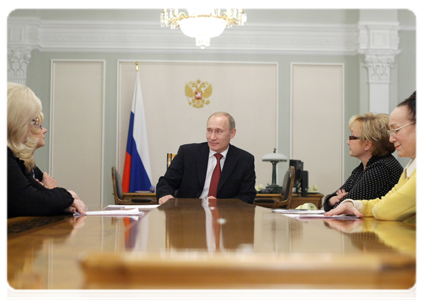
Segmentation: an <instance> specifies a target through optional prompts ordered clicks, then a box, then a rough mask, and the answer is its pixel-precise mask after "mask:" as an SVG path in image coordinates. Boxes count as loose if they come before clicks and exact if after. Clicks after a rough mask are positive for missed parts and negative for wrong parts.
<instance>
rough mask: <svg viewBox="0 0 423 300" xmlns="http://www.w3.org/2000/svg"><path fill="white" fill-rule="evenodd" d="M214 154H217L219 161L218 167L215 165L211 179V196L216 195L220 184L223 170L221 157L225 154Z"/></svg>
mask: <svg viewBox="0 0 423 300" xmlns="http://www.w3.org/2000/svg"><path fill="white" fill-rule="evenodd" d="M214 156H216V160H217V163H216V167H214V170H213V174H212V178H211V180H210V187H209V196H214V197H216V195H217V185H218V184H219V178H220V173H221V172H222V171H221V170H220V159H221V158H222V157H223V155H222V154H220V153H216V154H215V155H214Z"/></svg>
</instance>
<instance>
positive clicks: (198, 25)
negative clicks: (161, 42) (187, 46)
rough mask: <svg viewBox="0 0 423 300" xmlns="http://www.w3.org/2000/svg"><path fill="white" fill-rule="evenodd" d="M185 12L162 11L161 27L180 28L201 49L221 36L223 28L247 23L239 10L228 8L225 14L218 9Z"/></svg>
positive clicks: (242, 12)
mask: <svg viewBox="0 0 423 300" xmlns="http://www.w3.org/2000/svg"><path fill="white" fill-rule="evenodd" d="M187 11H188V12H187V13H185V12H179V10H178V9H177V8H170V9H163V12H162V13H161V14H160V23H161V26H162V27H167V26H168V27H170V29H177V28H181V31H182V32H183V33H184V34H185V35H187V36H189V37H195V41H196V45H197V46H199V47H201V49H204V48H205V47H207V46H210V38H212V37H216V36H219V35H221V34H222V32H223V30H224V29H225V27H226V28H229V27H232V26H234V25H235V26H237V25H241V26H242V25H244V23H245V22H246V21H247V14H246V13H245V12H244V11H243V10H242V9H241V8H228V9H227V10H226V11H225V12H221V11H220V8H211V9H207V8H188V9H187Z"/></svg>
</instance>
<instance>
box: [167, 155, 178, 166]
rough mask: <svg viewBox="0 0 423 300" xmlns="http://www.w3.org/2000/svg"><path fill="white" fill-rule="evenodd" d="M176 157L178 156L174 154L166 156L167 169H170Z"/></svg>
mask: <svg viewBox="0 0 423 300" xmlns="http://www.w3.org/2000/svg"><path fill="white" fill-rule="evenodd" d="M175 156H176V154H174V153H167V154H166V168H169V166H170V163H171V162H172V160H173V159H174V158H175Z"/></svg>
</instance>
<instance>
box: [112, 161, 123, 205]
mask: <svg viewBox="0 0 423 300" xmlns="http://www.w3.org/2000/svg"><path fill="white" fill-rule="evenodd" d="M112 180H113V192H114V195H115V202H117V201H116V197H117V198H118V199H122V198H123V190H122V179H121V177H120V174H119V172H118V171H117V170H116V168H115V167H112Z"/></svg>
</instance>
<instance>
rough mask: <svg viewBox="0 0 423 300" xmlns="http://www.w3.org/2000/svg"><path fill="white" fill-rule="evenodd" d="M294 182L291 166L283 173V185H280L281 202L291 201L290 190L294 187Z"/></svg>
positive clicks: (293, 172) (293, 171) (293, 170)
mask: <svg viewBox="0 0 423 300" xmlns="http://www.w3.org/2000/svg"><path fill="white" fill-rule="evenodd" d="M294 181H295V168H294V167H293V166H290V167H289V169H288V170H287V171H286V173H285V177H284V178H283V184H282V196H283V200H289V201H290V200H291V197H292V189H293V187H294ZM288 205H289V203H288Z"/></svg>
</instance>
